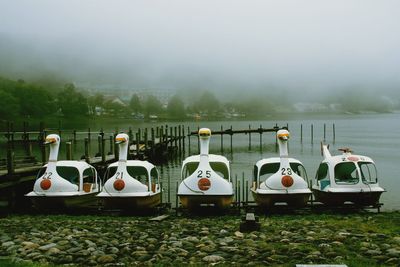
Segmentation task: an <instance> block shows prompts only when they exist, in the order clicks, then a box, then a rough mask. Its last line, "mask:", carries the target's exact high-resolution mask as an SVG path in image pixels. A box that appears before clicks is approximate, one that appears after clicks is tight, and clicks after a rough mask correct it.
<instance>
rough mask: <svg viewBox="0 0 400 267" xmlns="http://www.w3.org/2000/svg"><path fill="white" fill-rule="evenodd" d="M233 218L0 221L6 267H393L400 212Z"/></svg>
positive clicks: (399, 246) (0, 252)
mask: <svg viewBox="0 0 400 267" xmlns="http://www.w3.org/2000/svg"><path fill="white" fill-rule="evenodd" d="M256 216H257V217H258V218H259V222H260V224H261V229H260V231H255V232H251V233H241V232H239V225H240V223H241V220H242V218H241V216H238V215H237V216H233V215H214V216H198V215H185V216H177V217H175V216H171V217H169V218H167V219H165V220H163V221H160V222H153V221H149V219H150V218H152V217H154V216H120V217H116V216H109V215H108V216H105V215H103V216H99V215H93V216H88V215H85V216H83V215H81V216H74V215H35V216H32V215H10V216H8V217H5V218H1V219H0V229H2V232H3V233H2V234H0V256H1V258H0V263H2V261H3V263H2V265H3V264H4V265H6V266H7V264H10V265H8V266H46V265H48V264H50V265H51V266H54V265H56V266H57V265H64V264H68V265H72V266H104V265H107V266H135V265H161V266H164V265H166V266H171V265H178V266H181V265H207V264H221V265H245V264H246V265H280V266H282V265H283V266H293V265H295V264H347V265H348V266H379V265H385V266H398V265H399V264H400V212H399V211H392V212H381V213H371V212H355V213H350V214H349V213H347V214H344V213H343V212H342V213H321V214H272V215H270V214H268V215H266V214H257V215H256Z"/></svg>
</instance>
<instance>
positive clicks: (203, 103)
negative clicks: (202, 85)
mask: <svg viewBox="0 0 400 267" xmlns="http://www.w3.org/2000/svg"><path fill="white" fill-rule="evenodd" d="M193 110H195V111H197V112H207V113H208V114H209V115H214V114H215V113H217V112H218V111H220V110H221V106H220V102H219V101H218V99H217V98H216V97H215V95H214V94H213V93H211V92H210V91H205V92H204V93H203V94H202V95H201V96H200V98H199V99H198V100H197V101H196V102H195V103H194V105H193Z"/></svg>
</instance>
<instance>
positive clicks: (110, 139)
mask: <svg viewBox="0 0 400 267" xmlns="http://www.w3.org/2000/svg"><path fill="white" fill-rule="evenodd" d="M109 144H110V152H108V155H112V154H113V153H114V147H113V145H114V138H113V136H112V135H110V137H109Z"/></svg>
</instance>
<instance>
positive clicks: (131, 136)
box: [128, 127, 133, 140]
mask: <svg viewBox="0 0 400 267" xmlns="http://www.w3.org/2000/svg"><path fill="white" fill-rule="evenodd" d="M128 136H129V140H133V132H132V127H129V130H128Z"/></svg>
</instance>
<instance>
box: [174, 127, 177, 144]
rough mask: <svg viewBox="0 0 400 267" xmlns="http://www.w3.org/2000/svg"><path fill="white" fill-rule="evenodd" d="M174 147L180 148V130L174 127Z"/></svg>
mask: <svg viewBox="0 0 400 267" xmlns="http://www.w3.org/2000/svg"><path fill="white" fill-rule="evenodd" d="M174 146H175V148H177V147H178V128H177V127H176V126H174Z"/></svg>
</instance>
